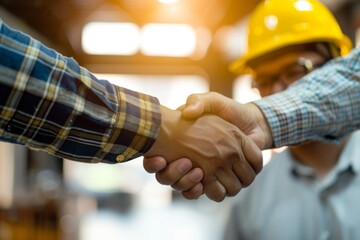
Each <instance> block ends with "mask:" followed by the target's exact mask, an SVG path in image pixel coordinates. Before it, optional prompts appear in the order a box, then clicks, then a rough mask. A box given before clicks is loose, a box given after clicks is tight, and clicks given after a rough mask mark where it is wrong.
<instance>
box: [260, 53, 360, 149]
mask: <svg viewBox="0 0 360 240" xmlns="http://www.w3.org/2000/svg"><path fill="white" fill-rule="evenodd" d="M255 104H257V105H258V106H259V107H260V108H261V109H262V111H263V113H264V114H265V116H266V119H267V121H268V123H269V125H270V128H271V131H272V135H273V142H274V147H281V146H286V145H293V144H297V143H301V142H304V141H305V140H325V141H338V140H339V139H341V138H342V137H343V136H345V135H346V134H348V133H349V132H351V131H354V130H356V129H359V128H360V48H356V49H354V50H353V51H352V52H351V53H350V54H349V55H348V56H346V57H342V58H337V59H334V60H332V61H330V62H329V63H328V64H326V65H325V66H323V67H321V68H320V69H318V70H316V71H314V72H312V73H310V74H308V75H307V76H305V77H304V78H302V79H300V80H299V81H297V82H296V83H294V84H293V85H292V86H290V87H289V88H288V89H287V90H286V91H284V92H281V93H278V94H274V95H271V96H269V97H266V98H263V99H260V100H258V101H255Z"/></svg>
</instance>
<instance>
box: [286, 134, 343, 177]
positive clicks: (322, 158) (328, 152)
mask: <svg viewBox="0 0 360 240" xmlns="http://www.w3.org/2000/svg"><path fill="white" fill-rule="evenodd" d="M347 140H348V139H347V138H346V139H344V140H343V141H342V142H341V143H340V144H334V143H326V142H315V141H314V142H309V143H305V144H302V145H300V146H292V147H290V148H289V149H290V152H291V153H292V154H293V156H294V157H295V158H296V160H298V161H299V162H300V163H302V164H304V165H307V166H309V167H312V168H313V169H314V170H315V172H316V174H317V176H318V177H319V178H322V177H324V176H325V175H326V174H327V173H328V172H329V171H330V170H331V169H332V168H333V167H334V166H335V165H336V163H337V161H338V159H339V157H340V154H341V152H342V150H343V148H344V146H345V144H346V142H347Z"/></svg>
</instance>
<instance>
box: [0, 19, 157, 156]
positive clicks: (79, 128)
mask: <svg viewBox="0 0 360 240" xmlns="http://www.w3.org/2000/svg"><path fill="white" fill-rule="evenodd" d="M0 44H1V45H0V56H1V58H0V112H1V115H0V139H1V140H2V141H7V142H13V143H18V144H23V145H26V146H28V147H29V148H32V149H37V150H44V151H47V152H49V153H51V154H54V155H57V156H60V157H63V158H67V159H73V160H77V161H83V162H107V163H116V162H122V161H127V160H130V159H133V158H136V157H138V156H141V155H142V154H143V153H145V152H147V151H148V150H149V149H150V147H151V146H152V144H153V143H154V141H155V139H156V137H157V135H158V132H159V128H160V122H161V114H160V108H159V102H158V100H157V99H156V98H154V97H151V96H148V95H145V94H141V93H138V92H134V91H131V90H128V89H124V88H121V87H118V86H114V85H112V84H110V83H109V82H107V81H103V80H98V79H97V78H96V77H95V76H93V75H92V74H91V73H90V72H89V71H87V70H86V69H84V68H82V67H80V66H79V65H78V63H77V62H76V61H75V60H74V59H72V58H67V57H64V56H62V55H61V54H59V53H57V52H56V51H54V50H52V49H49V48H47V47H46V46H44V45H43V44H41V43H40V42H39V41H37V40H35V39H33V38H31V37H30V36H28V35H26V34H23V33H21V32H18V31H15V30H13V29H11V28H10V27H8V26H7V25H6V24H5V23H4V22H3V21H2V20H1V19H0Z"/></svg>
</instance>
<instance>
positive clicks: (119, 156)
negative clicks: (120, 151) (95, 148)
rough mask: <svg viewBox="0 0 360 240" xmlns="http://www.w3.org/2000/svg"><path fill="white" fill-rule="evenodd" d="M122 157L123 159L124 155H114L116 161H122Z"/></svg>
mask: <svg viewBox="0 0 360 240" xmlns="http://www.w3.org/2000/svg"><path fill="white" fill-rule="evenodd" d="M124 159H125V157H124V155H118V156H117V157H116V161H118V162H122V161H124Z"/></svg>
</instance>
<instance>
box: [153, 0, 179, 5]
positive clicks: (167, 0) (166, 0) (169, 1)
mask: <svg viewBox="0 0 360 240" xmlns="http://www.w3.org/2000/svg"><path fill="white" fill-rule="evenodd" d="M158 1H159V3H163V4H173V3H177V2H178V1H179V0H158Z"/></svg>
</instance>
